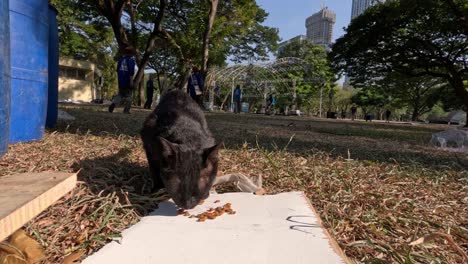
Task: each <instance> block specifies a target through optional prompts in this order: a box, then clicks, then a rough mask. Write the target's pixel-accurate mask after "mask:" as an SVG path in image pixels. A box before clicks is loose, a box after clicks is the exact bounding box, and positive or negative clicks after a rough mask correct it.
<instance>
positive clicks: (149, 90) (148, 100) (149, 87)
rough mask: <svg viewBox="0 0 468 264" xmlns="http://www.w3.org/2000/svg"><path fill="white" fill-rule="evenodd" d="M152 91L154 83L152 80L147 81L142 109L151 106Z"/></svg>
mask: <svg viewBox="0 0 468 264" xmlns="http://www.w3.org/2000/svg"><path fill="white" fill-rule="evenodd" d="M153 91H154V83H153V79H151V78H150V79H149V80H148V81H147V82H146V102H145V105H144V106H143V108H145V109H150V108H151V105H152V104H153Z"/></svg>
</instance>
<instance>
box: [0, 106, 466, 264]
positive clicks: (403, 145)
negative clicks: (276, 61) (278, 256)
mask: <svg viewBox="0 0 468 264" xmlns="http://www.w3.org/2000/svg"><path fill="white" fill-rule="evenodd" d="M61 108H62V109H65V110H66V111H67V112H69V113H70V114H72V115H73V116H75V117H76V120H75V121H67V122H65V121H60V122H59V124H58V126H57V128H56V129H54V130H51V131H47V133H46V136H45V138H44V139H43V140H41V141H37V142H32V143H27V144H15V145H12V146H10V147H9V152H8V154H7V155H6V156H5V157H3V158H2V159H1V160H0V175H6V174H11V173H21V172H28V171H31V172H40V171H47V170H61V171H70V172H76V171H78V170H81V172H80V174H79V180H80V184H79V186H78V187H77V188H76V189H75V190H74V191H73V192H71V193H70V194H68V195H67V196H66V197H65V198H64V199H61V200H60V201H59V202H57V203H56V204H55V205H54V206H52V207H51V208H49V209H48V210H47V211H45V212H44V213H42V214H41V215H40V216H38V217H37V218H35V219H34V220H33V221H31V222H30V223H28V225H27V230H28V231H29V233H30V234H31V235H32V236H33V237H35V238H37V240H38V241H40V242H41V243H42V244H43V245H44V246H45V248H46V250H47V262H49V263H58V262H61V261H62V260H63V258H64V256H66V255H68V254H71V253H77V252H81V253H83V254H84V255H85V256H86V255H88V254H91V253H92V252H94V251H96V250H97V249H99V248H100V247H102V246H103V245H104V244H106V243H108V242H109V241H112V240H115V239H118V238H119V236H120V233H121V231H122V230H123V229H125V228H127V227H128V226H130V225H132V224H134V223H136V222H138V221H139V219H140V217H141V216H144V215H146V214H148V213H149V212H150V211H151V210H153V209H154V208H155V207H156V206H157V204H158V203H159V202H160V201H162V200H165V199H166V198H167V197H166V195H165V194H164V193H162V192H161V193H157V194H150V193H149V187H150V186H151V180H150V179H149V177H148V176H149V171H148V169H147V164H146V157H145V155H144V152H143V149H142V146H141V142H140V139H139V136H138V134H139V129H140V128H141V125H142V123H143V120H144V118H145V117H146V116H147V115H148V113H149V112H148V111H146V110H141V109H134V110H133V112H132V114H131V115H124V114H121V113H120V112H119V109H117V111H116V113H113V114H109V113H107V112H106V109H105V108H104V107H76V106H61ZM207 119H208V122H209V125H210V127H211V129H212V131H213V133H214V135H215V137H216V138H217V139H218V140H219V141H223V142H224V145H225V148H224V149H223V150H222V151H221V164H220V169H221V170H222V171H223V172H225V173H229V172H242V173H246V174H250V175H261V176H262V177H263V178H264V185H265V188H266V189H267V191H268V192H269V193H270V194H273V193H279V192H284V191H292V190H300V191H304V192H305V193H306V194H307V196H308V197H309V198H310V200H311V202H312V203H313V204H314V206H315V207H316V208H317V209H318V211H319V213H320V215H321V218H322V220H323V223H324V225H325V226H326V228H327V229H328V230H329V231H330V233H331V234H332V235H333V237H334V238H335V239H336V240H337V241H338V243H339V244H340V246H341V247H342V248H343V249H344V251H345V252H346V254H347V255H348V256H349V257H351V258H352V259H354V260H356V261H357V262H362V263H463V261H466V260H464V259H463V257H462V255H461V254H460V252H458V251H457V250H455V249H454V248H453V247H452V246H451V245H450V244H446V243H444V240H443V239H441V238H436V239H434V240H433V241H432V242H430V243H425V244H421V245H414V246H410V245H409V243H410V242H412V241H414V240H416V239H418V238H420V237H423V236H426V235H430V234H433V233H436V232H439V233H445V234H447V233H448V234H450V236H451V237H452V238H453V240H454V242H455V243H456V244H457V245H459V246H460V247H461V248H462V250H464V251H466V250H467V248H468V223H467V220H466V219H468V210H466V208H467V203H468V195H467V193H468V187H467V186H468V184H467V183H468V173H467V168H468V166H467V164H468V158H467V157H466V155H464V154H461V153H450V152H444V151H439V150H435V149H433V148H431V147H429V146H427V138H430V135H431V133H433V132H435V131H438V130H441V127H440V126H437V127H436V126H425V127H415V126H409V125H394V124H389V125H387V124H366V123H363V122H355V123H352V122H340V121H336V120H332V121H327V120H317V119H308V118H298V117H265V116H258V115H232V114H217V113H209V114H207ZM348 151H349V153H350V156H351V159H352V160H347V158H348ZM225 190H229V188H227V189H225Z"/></svg>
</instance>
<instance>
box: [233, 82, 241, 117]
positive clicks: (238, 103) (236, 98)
mask: <svg viewBox="0 0 468 264" xmlns="http://www.w3.org/2000/svg"><path fill="white" fill-rule="evenodd" d="M233 100H234V103H235V106H236V109H235V113H236V114H239V113H240V110H241V100H242V91H241V88H240V85H237V86H236V89H234V95H233Z"/></svg>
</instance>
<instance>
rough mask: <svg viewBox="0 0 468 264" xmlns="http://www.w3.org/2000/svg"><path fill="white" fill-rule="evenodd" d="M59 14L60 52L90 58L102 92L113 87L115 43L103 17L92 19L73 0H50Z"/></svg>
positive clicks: (108, 93) (62, 55)
mask: <svg viewBox="0 0 468 264" xmlns="http://www.w3.org/2000/svg"><path fill="white" fill-rule="evenodd" d="M50 2H51V4H52V5H54V6H55V7H56V8H57V10H58V12H59V14H58V27H59V46H60V56H61V57H68V58H73V59H77V60H85V61H90V62H93V63H95V64H96V65H97V67H98V69H99V70H100V72H101V74H102V76H103V78H104V85H103V87H102V92H103V94H105V95H108V96H111V95H112V94H113V93H114V92H115V91H116V86H117V82H116V73H115V63H114V56H115V51H116V48H117V45H116V43H115V41H114V35H113V33H112V30H110V29H109V28H108V27H107V23H106V21H105V20H103V19H91V17H90V14H89V13H88V11H85V10H84V9H83V8H82V5H81V4H80V3H79V2H78V1H76V0H51V1H50Z"/></svg>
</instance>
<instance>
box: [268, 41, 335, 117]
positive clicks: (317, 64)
mask: <svg viewBox="0 0 468 264" xmlns="http://www.w3.org/2000/svg"><path fill="white" fill-rule="evenodd" d="M277 57H278V59H281V58H288V57H294V58H299V59H301V60H302V61H303V62H304V63H303V64H301V65H298V66H295V67H289V68H288V69H287V71H285V74H284V75H285V76H284V78H287V79H293V80H295V87H296V91H297V104H298V106H299V107H303V108H304V107H305V108H307V109H317V108H318V106H319V101H318V100H317V98H318V97H319V96H320V94H319V93H320V90H321V89H322V93H323V96H324V97H328V95H329V94H331V93H332V91H334V88H335V87H334V82H335V81H336V80H335V74H334V72H333V71H332V69H331V67H330V61H329V60H328V58H327V53H326V51H325V48H324V47H322V46H319V45H315V44H312V43H311V42H310V41H307V40H304V41H300V40H294V41H292V42H290V43H288V44H287V45H285V46H284V47H283V48H282V49H281V50H280V51H279V52H278V55H277ZM283 92H286V91H283ZM330 101H331V100H330ZM292 103H294V102H292Z"/></svg>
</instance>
